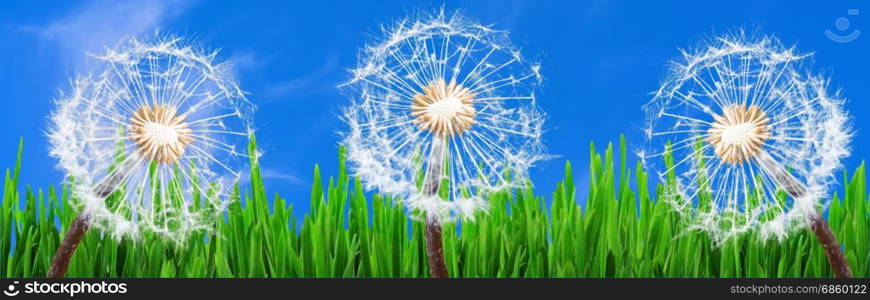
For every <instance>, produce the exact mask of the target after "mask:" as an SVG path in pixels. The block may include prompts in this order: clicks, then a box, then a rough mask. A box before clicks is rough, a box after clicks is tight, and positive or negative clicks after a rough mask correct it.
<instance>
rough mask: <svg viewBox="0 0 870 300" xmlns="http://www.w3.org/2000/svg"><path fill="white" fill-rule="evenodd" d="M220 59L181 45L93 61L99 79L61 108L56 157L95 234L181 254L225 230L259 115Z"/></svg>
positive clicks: (87, 80) (53, 132) (137, 45)
mask: <svg viewBox="0 0 870 300" xmlns="http://www.w3.org/2000/svg"><path fill="white" fill-rule="evenodd" d="M215 54H216V53H214V52H212V53H207V54H204V53H202V52H200V51H198V50H196V49H194V48H193V47H191V46H188V45H186V44H185V41H183V40H182V39H180V38H174V37H166V38H155V39H154V40H153V41H144V40H139V39H131V40H128V41H126V42H125V43H124V44H123V45H121V46H120V47H118V48H115V49H108V50H107V51H106V53H104V54H103V55H98V56H94V58H96V59H97V60H98V62H99V63H100V70H99V71H98V73H97V74H95V75H92V76H81V77H78V78H76V79H74V80H73V81H72V88H71V91H70V92H69V93H68V94H65V95H62V96H61V97H60V99H59V100H57V101H56V102H57V103H56V104H57V108H56V110H55V111H54V112H53V113H52V115H51V117H50V122H51V128H50V130H49V133H48V137H49V141H50V144H51V149H50V154H51V155H52V156H53V157H56V158H57V159H58V160H59V163H58V166H59V168H60V169H62V170H63V171H65V172H66V174H67V175H68V177H69V178H70V181H71V182H72V184H71V187H72V189H73V192H74V197H72V199H73V200H74V201H75V202H74V204H75V205H76V206H77V207H78V209H80V211H81V214H82V216H84V217H85V218H86V219H87V225H88V226H92V227H96V228H97V229H99V230H100V231H102V232H103V233H105V234H106V235H109V236H111V237H114V238H116V239H121V238H124V237H129V238H133V239H136V238H137V237H140V236H141V235H142V234H143V233H145V232H150V233H154V234H156V235H158V236H161V237H163V238H165V239H167V240H169V241H172V242H174V243H177V244H180V243H182V242H183V241H185V240H186V238H187V237H188V236H189V235H190V234H191V233H192V232H197V231H203V230H210V229H212V227H213V225H214V224H215V222H217V221H218V220H220V217H219V216H220V215H221V214H222V211H223V209H224V207H225V206H226V204H227V200H228V199H229V197H228V196H229V195H228V193H229V191H228V188H229V187H231V186H232V185H233V183H234V182H236V180H237V179H238V177H239V170H240V168H241V166H242V165H243V164H244V162H245V161H246V157H247V155H245V154H244V153H242V152H244V149H245V147H244V145H245V143H246V142H247V141H248V136H249V131H250V128H251V127H250V123H249V121H248V120H249V117H250V116H251V114H252V112H253V105H251V104H250V103H249V102H248V101H247V100H246V99H245V97H244V95H243V93H242V91H241V90H240V89H239V87H238V85H237V84H236V82H235V81H234V80H233V78H232V76H231V73H230V71H231V70H230V68H229V66H228V65H227V64H225V63H217V62H215Z"/></svg>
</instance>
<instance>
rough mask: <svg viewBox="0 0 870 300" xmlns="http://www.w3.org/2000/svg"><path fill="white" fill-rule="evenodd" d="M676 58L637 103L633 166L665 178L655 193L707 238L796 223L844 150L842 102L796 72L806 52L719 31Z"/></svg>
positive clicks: (823, 194) (816, 204) (779, 229)
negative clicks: (640, 122)
mask: <svg viewBox="0 0 870 300" xmlns="http://www.w3.org/2000/svg"><path fill="white" fill-rule="evenodd" d="M682 55H683V59H682V60H681V61H678V62H674V63H673V64H672V67H671V70H670V74H669V76H668V77H667V78H666V80H665V81H664V83H663V84H662V86H661V88H660V89H659V90H658V91H656V92H655V94H654V97H653V100H651V101H650V102H649V103H648V104H646V105H645V107H644V109H645V111H646V113H647V122H646V125H645V127H644V128H645V130H644V132H645V135H646V136H647V142H648V146H647V147H646V149H645V151H644V152H642V154H641V155H642V156H643V158H642V162H643V163H644V164H646V165H647V167H648V168H651V169H654V170H658V173H659V175H660V176H661V178H662V181H663V182H666V183H667V184H666V185H667V188H666V189H665V191H664V195H663V196H662V197H663V199H665V201H667V202H668V203H670V204H671V205H672V206H673V207H674V208H675V210H676V211H677V212H680V213H681V214H683V215H684V216H686V218H687V219H688V220H690V221H691V223H692V224H691V226H690V227H691V228H692V229H696V230H703V231H706V232H709V233H710V234H711V236H712V237H713V239H714V241H716V242H717V243H721V242H724V241H725V240H727V239H729V238H732V237H736V236H739V235H741V234H742V233H745V232H749V231H757V232H759V233H760V234H761V235H762V236H764V237H767V238H780V239H781V238H784V237H786V236H787V235H788V234H790V233H791V232H794V231H796V230H799V229H801V228H804V227H805V226H806V225H807V222H806V219H807V218H808V217H809V216H810V214H814V213H815V212H816V210H819V209H823V208H824V207H825V206H826V205H827V203H828V202H827V199H828V195H827V193H828V190H829V188H830V186H831V185H832V184H833V176H834V172H835V171H836V170H837V169H839V168H840V167H841V159H842V158H843V157H845V156H847V155H848V154H849V141H850V139H851V136H852V135H851V132H850V129H849V126H848V119H849V117H848V115H847V114H846V113H845V112H844V111H843V110H842V103H843V100H842V99H840V97H839V95H838V94H836V93H834V94H831V93H828V91H827V90H828V83H827V80H826V79H823V78H822V77H820V76H818V75H813V74H810V73H809V72H807V71H806V68H807V67H808V61H807V60H808V57H809V55H806V54H798V53H797V51H796V50H795V49H794V48H787V47H784V46H783V45H782V44H781V43H780V42H779V41H778V40H776V39H775V38H772V37H765V36H761V37H747V36H746V34H743V33H739V34H735V35H728V36H723V37H718V38H715V39H712V40H710V41H709V42H708V43H707V44H705V45H703V46H701V47H699V48H698V49H697V50H694V51H692V50H682ZM663 145H668V146H667V147H663ZM667 151H670V153H671V155H672V156H671V157H670V159H669V160H668V161H665V160H664V159H663V158H664V157H665V156H666V152H667ZM671 174H673V175H675V176H673V177H670V176H671ZM788 195H797V196H788Z"/></svg>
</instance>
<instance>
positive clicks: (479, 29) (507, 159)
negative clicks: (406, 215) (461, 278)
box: [342, 11, 545, 221]
mask: <svg viewBox="0 0 870 300" xmlns="http://www.w3.org/2000/svg"><path fill="white" fill-rule="evenodd" d="M384 32H385V38H384V39H383V40H382V41H380V42H379V43H377V44H374V45H370V46H367V47H365V48H364V50H363V51H362V53H361V55H360V62H359V66H358V67H357V68H356V69H353V70H351V72H350V73H351V75H352V78H351V79H350V80H349V81H348V82H347V83H346V84H344V85H343V86H344V87H345V88H346V89H348V90H350V91H351V92H352V94H353V97H354V102H353V104H352V105H351V106H349V107H347V108H345V110H344V113H343V116H342V117H343V119H344V120H345V121H346V123H347V124H348V126H349V130H348V131H347V132H344V133H343V143H344V145H346V147H347V155H348V161H349V162H350V166H351V168H352V170H353V171H354V173H355V175H356V176H359V177H360V179H361V180H362V181H363V182H364V183H365V184H366V187H367V188H368V189H377V190H379V191H381V192H384V193H389V194H393V195H398V196H400V197H402V198H404V199H405V206H406V207H408V208H409V209H411V210H418V211H422V212H424V213H425V214H426V215H428V216H429V217H430V218H432V217H433V216H434V219H435V220H436V221H445V220H451V219H453V218H456V217H465V218H469V217H473V215H474V214H475V212H477V211H481V210H483V209H484V208H485V206H486V205H485V203H486V201H485V200H484V199H483V198H482V197H483V196H482V195H483V194H484V193H486V192H488V191H493V190H499V189H503V188H507V187H515V186H522V185H523V184H524V181H525V180H526V176H527V171H528V169H529V168H530V167H531V166H532V165H533V164H534V163H535V162H536V161H538V160H540V159H543V158H545V156H544V154H543V149H544V147H543V143H542V142H541V136H542V134H543V123H544V119H545V116H544V114H543V113H542V112H541V111H540V110H538V108H537V104H536V100H535V94H534V91H535V90H536V89H537V88H538V87H539V85H540V83H541V75H540V66H539V65H537V64H534V63H529V62H528V61H526V60H525V59H524V58H523V57H522V56H521V55H520V52H519V51H518V50H517V49H516V48H514V47H513V46H511V44H510V43H509V39H508V35H507V33H506V32H503V31H497V30H494V29H491V28H489V27H486V26H483V25H479V24H477V23H474V22H472V21H469V20H468V19H465V18H464V17H463V16H461V15H460V14H452V15H449V14H445V13H444V12H443V11H441V12H440V13H439V14H436V15H432V16H426V17H422V18H419V19H405V20H402V21H399V22H398V23H396V24H395V26H393V27H390V28H385V29H384ZM439 145H443V147H444V151H445V152H446V153H445V155H444V157H445V159H444V166H443V168H444V170H443V172H435V173H438V174H442V176H443V178H442V179H444V180H445V182H449V184H448V185H447V186H442V187H441V188H442V190H447V194H448V195H449V197H448V198H449V200H444V199H442V198H440V197H437V196H431V195H428V194H427V193H424V192H422V189H423V187H422V185H423V183H421V182H420V180H421V176H420V175H421V174H426V173H427V172H428V171H429V170H430V167H431V165H433V164H430V163H429V162H430V160H431V159H430V158H431V157H432V156H433V154H432V153H433V152H434V151H437V149H441V146H439ZM433 149H435V150H433ZM435 161H436V162H437V161H438V160H437V159H436V160H435ZM436 164H437V163H436ZM507 173H509V174H510V178H509V179H508V178H506V174H507Z"/></svg>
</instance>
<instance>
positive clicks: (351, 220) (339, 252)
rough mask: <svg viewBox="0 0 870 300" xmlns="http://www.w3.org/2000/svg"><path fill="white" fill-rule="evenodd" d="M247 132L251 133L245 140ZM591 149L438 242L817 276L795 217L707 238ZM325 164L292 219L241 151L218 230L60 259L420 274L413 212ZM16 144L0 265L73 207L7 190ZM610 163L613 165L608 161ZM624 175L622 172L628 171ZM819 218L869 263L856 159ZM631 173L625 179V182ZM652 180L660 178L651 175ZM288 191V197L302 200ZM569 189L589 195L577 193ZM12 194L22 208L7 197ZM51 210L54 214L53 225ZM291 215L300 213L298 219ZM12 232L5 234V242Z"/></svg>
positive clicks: (602, 269)
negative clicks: (578, 161) (792, 231)
mask: <svg viewBox="0 0 870 300" xmlns="http://www.w3.org/2000/svg"><path fill="white" fill-rule="evenodd" d="M254 144H255V143H254V142H253V141H252V143H251V149H253V148H254V147H255V146H254ZM626 152H627V151H626V149H625V142H624V141H622V142H621V147H620V149H619V151H617V152H615V151H614V149H613V147H612V146H608V147H607V149H606V150H605V151H604V153H603V154H602V153H599V152H597V150H596V148H595V147H594V146H592V147H591V149H590V161H591V164H590V169H589V170H588V172H589V174H590V182H589V185H590V187H589V194H588V195H577V193H576V190H575V185H574V184H575V183H574V179H573V178H574V171H573V170H572V168H571V164H570V163H566V165H565V178H564V179H563V180H562V181H561V182H559V183H557V189H556V192H554V193H553V194H552V195H551V200H552V202H551V204H550V205H549V206H547V205H546V203H547V202H546V201H545V199H544V198H543V197H541V196H538V195H536V194H535V192H534V190H533V189H532V188H531V187H529V188H525V189H518V190H512V191H503V192H499V193H495V194H492V195H490V197H489V200H490V202H491V209H490V211H489V213H488V214H485V215H481V216H480V217H478V218H477V219H476V221H474V222H464V223H463V224H461V233H458V232H457V230H456V226H457V225H449V226H447V228H446V229H445V230H444V233H445V236H444V248H445V255H446V258H447V265H448V268H449V272H450V274H451V276H456V277H829V276H831V275H832V274H831V271H830V269H829V266H828V263H827V260H826V259H825V255H824V252H823V251H822V248H821V246H819V244H818V242H817V241H816V239H815V237H814V236H813V235H812V234H811V233H810V232H809V231H805V232H802V233H800V234H796V235H793V236H792V237H791V238H789V239H787V240H785V241H782V242H776V241H769V242H766V243H765V242H761V241H759V240H758V238H757V236H756V235H754V234H747V235H744V236H743V237H741V238H739V239H733V240H730V241H729V242H727V243H726V244H724V245H723V246H722V247H713V246H712V243H711V241H710V240H709V238H707V237H706V236H705V234H703V233H700V232H689V233H688V234H686V232H685V230H684V222H681V220H680V219H679V218H678V216H677V215H676V213H674V212H673V211H671V210H670V208H669V206H668V205H667V204H665V203H664V202H663V201H655V199H652V198H651V197H652V196H651V194H650V188H651V187H649V186H648V183H647V182H648V177H649V175H648V174H647V173H646V172H644V171H643V170H642V168H641V166H640V165H638V166H636V167H635V168H634V169H630V168H629V166H626V165H625V164H619V165H618V166H615V163H616V161H617V159H616V158H614V153H617V154H619V155H620V158H619V161H624V160H625V156H626ZM339 160H340V164H339V166H340V168H339V170H338V172H337V176H335V177H330V178H329V180H328V183H326V184H325V185H322V184H323V178H322V175H321V172H320V170H319V168H318V167H317V166H315V167H314V180H313V182H314V184H313V186H312V188H311V195H310V201H311V210H310V212H309V213H308V214H307V215H305V216H303V217H302V219H301V222H297V221H298V220H297V215H296V214H294V212H293V208H292V206H290V205H287V202H288V201H287V200H285V199H284V198H281V197H280V196H278V195H275V196H274V209H270V207H269V204H268V202H269V201H268V198H267V197H268V194H267V192H266V189H265V187H264V186H263V181H262V178H261V177H260V172H259V166H258V164H257V163H256V160H253V159H252V162H253V165H252V168H251V185H250V186H251V187H252V188H251V190H250V191H246V192H244V193H240V192H239V191H238V189H237V190H236V194H235V195H236V197H237V198H238V199H241V198H244V201H236V202H235V203H234V204H233V205H231V206H230V207H229V209H228V211H227V213H226V216H227V217H226V219H225V220H218V221H217V222H218V225H217V230H216V236H209V235H207V234H205V233H201V234H198V235H197V236H194V237H192V238H191V239H190V241H189V242H187V243H185V244H184V245H182V246H180V247H178V246H173V245H172V244H170V243H167V242H163V241H161V240H160V239H158V238H157V237H155V236H151V235H147V234H146V235H145V236H144V237H143V238H142V239H141V240H139V241H136V242H133V241H128V240H124V241H121V242H117V241H115V240H113V239H103V238H101V234H100V233H99V232H96V231H92V232H89V233H88V234H87V236H86V237H85V239H84V241H83V242H82V244H81V245H80V246H79V248H78V251H77V252H76V254H75V256H74V257H73V259H72V262H71V265H70V268H69V273H68V276H70V277H426V276H427V275H428V270H427V266H426V256H425V241H424V239H423V226H422V224H420V223H419V222H412V221H410V220H409V219H408V218H407V217H406V214H405V212H404V211H403V208H401V207H400V206H399V205H397V204H396V202H397V200H396V199H394V198H391V197H387V196H383V195H377V194H375V195H372V196H371V197H370V198H367V197H366V194H365V193H364V192H363V190H362V189H361V188H362V187H361V185H360V183H359V181H358V180H354V179H352V178H350V177H348V175H347V173H346V170H345V169H344V165H345V163H344V157H343V155H341V153H340V154H339ZM20 166H21V156H20V149H19V157H18V160H17V163H16V166H15V168H14V169H12V170H7V172H6V178H5V186H4V190H3V202H2V205H0V206H2V207H0V224H3V226H0V252H2V253H4V254H6V253H10V252H12V254H11V255H0V277H40V276H44V275H45V272H46V270H47V269H48V266H49V263H50V261H51V258H52V256H53V254H54V252H55V249H56V247H57V245H58V244H59V241H60V239H61V238H62V237H63V231H64V230H66V226H68V225H69V224H70V222H71V221H72V220H73V218H74V217H75V214H76V212H74V211H71V210H70V209H66V208H65V207H66V206H65V205H63V204H64V203H67V201H68V199H69V197H70V195H69V189H68V188H62V189H60V190H56V189H54V188H52V187H49V189H48V190H47V191H43V190H36V191H34V190H32V189H31V188H30V187H29V186H28V187H26V188H25V189H24V192H23V193H21V192H20V191H19V184H20V183H19V182H18V178H19V170H20ZM615 167H616V168H615ZM630 180H633V183H632V182H630ZM844 181H845V183H844V187H845V189H844V190H845V192H843V193H841V194H839V195H838V194H834V196H833V202H832V205H831V207H830V216H829V219H830V223H831V227H832V228H833V230H834V232H835V233H836V235H837V237H838V238H839V240H840V242H841V243H843V244H844V246H845V253H846V256H847V258H848V261H849V264H850V265H851V267H852V270H853V272H854V273H855V275H856V276H858V277H867V276H868V274H870V241H868V237H870V232H868V230H870V221H868V212H870V203H868V199H867V197H866V196H867V191H866V180H865V168H864V165H863V164H862V165H861V166H860V167H859V168H858V169H857V170H856V171H855V172H854V173H853V175H852V176H851V177H848V176H845V175H844ZM631 186H636V189H632V188H631ZM652 188H657V189H658V190H661V189H662V188H663V187H662V186H658V187H652ZM299 196H301V195H294V198H293V201H300V200H301V199H299ZM577 197H587V198H586V199H587V201H586V203H585V205H583V206H579V205H578V204H577V203H578V201H577ZM20 202H24V209H23V210H22V209H19V205H18V204H19V203H20ZM56 219H59V220H60V223H61V224H62V226H63V228H60V229H58V228H57V227H56V226H55V220H56ZM297 224H301V227H297ZM13 232H14V235H15V237H16V238H17V243H16V244H15V249H14V251H10V249H11V247H12V239H13Z"/></svg>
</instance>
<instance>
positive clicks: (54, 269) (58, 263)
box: [47, 214, 90, 278]
mask: <svg viewBox="0 0 870 300" xmlns="http://www.w3.org/2000/svg"><path fill="white" fill-rule="evenodd" d="M88 227H90V225H89V224H88V220H87V218H86V217H85V216H84V215H82V214H79V215H78V216H76V219H75V220H73V222H72V224H70V227H69V230H67V232H66V236H65V237H64V238H63V242H61V243H60V247H59V248H58V249H57V253H55V255H54V259H52V260H51V269H49V270H48V276H47V277H48V278H63V277H64V276H65V275H66V270H67V269H68V268H69V261H70V259H72V256H73V253H75V251H76V248H77V247H78V246H79V243H80V242H81V241H82V238H83V237H84V236H85V233H86V232H88Z"/></svg>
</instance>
